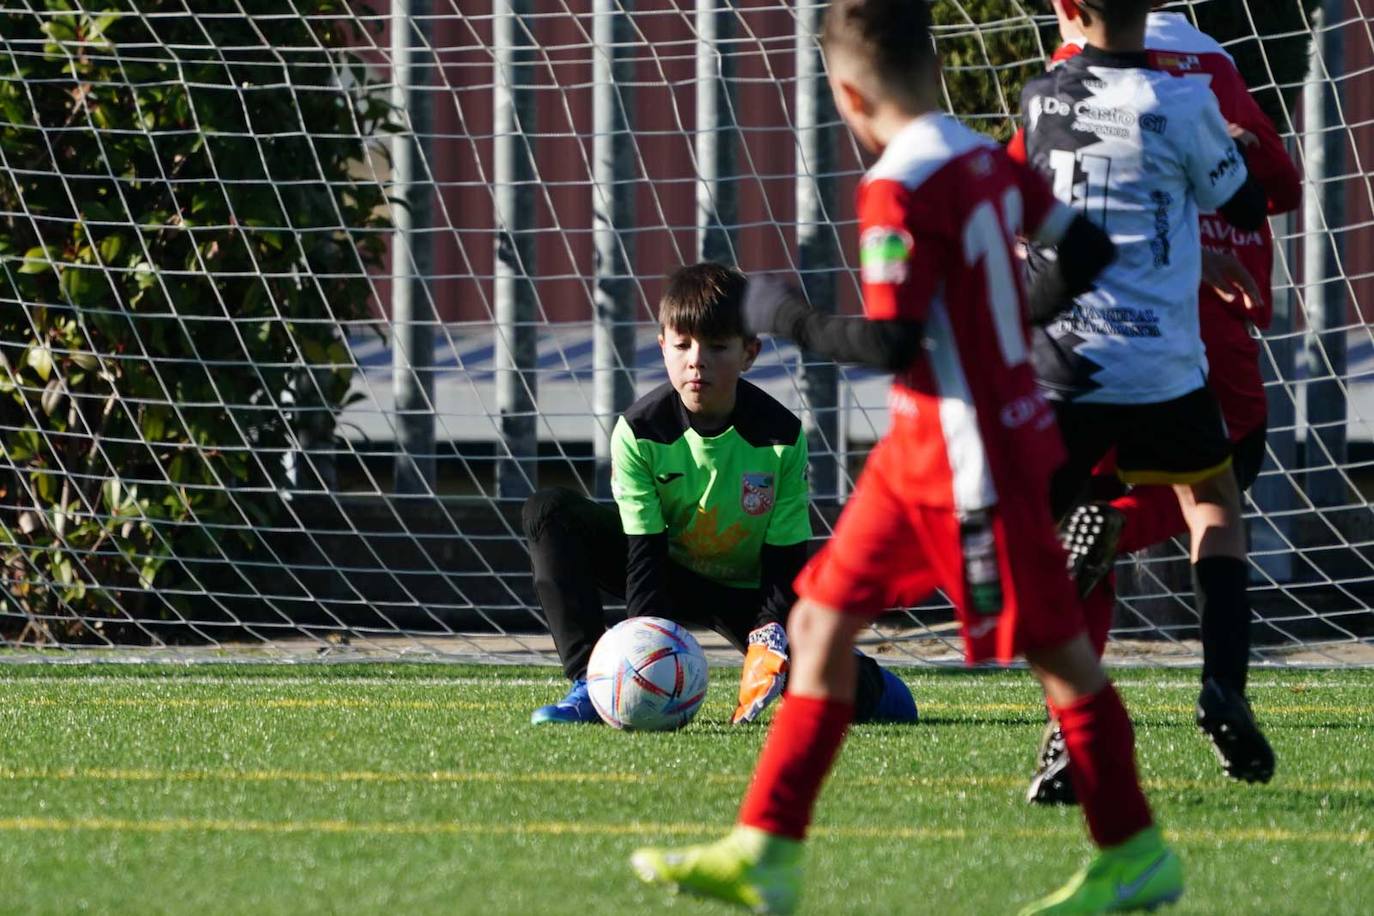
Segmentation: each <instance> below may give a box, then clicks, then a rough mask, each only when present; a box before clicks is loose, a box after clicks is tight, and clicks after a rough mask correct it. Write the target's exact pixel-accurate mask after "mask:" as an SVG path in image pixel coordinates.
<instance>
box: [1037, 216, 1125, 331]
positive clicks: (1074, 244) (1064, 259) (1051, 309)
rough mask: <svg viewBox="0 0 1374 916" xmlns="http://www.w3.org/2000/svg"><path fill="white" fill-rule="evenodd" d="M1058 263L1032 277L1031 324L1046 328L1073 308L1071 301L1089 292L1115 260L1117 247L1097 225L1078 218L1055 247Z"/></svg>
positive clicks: (1083, 218) (1047, 264)
mask: <svg viewBox="0 0 1374 916" xmlns="http://www.w3.org/2000/svg"><path fill="white" fill-rule="evenodd" d="M1055 248H1056V250H1057V251H1058V253H1059V256H1058V258H1057V259H1055V260H1053V261H1049V262H1048V263H1046V264H1045V266H1044V268H1043V269H1041V270H1040V271H1039V272H1038V273H1036V275H1035V279H1034V280H1033V281H1032V282H1031V288H1030V294H1029V296H1028V299H1029V305H1030V319H1031V323H1032V324H1035V325H1044V324H1049V323H1050V322H1051V321H1053V320H1054V317H1055V316H1056V315H1058V314H1059V313H1060V312H1062V311H1064V309H1066V308H1068V307H1069V306H1070V305H1072V304H1073V297H1074V296H1077V295H1078V294H1080V293H1085V292H1087V291H1088V290H1089V289H1091V288H1092V283H1093V280H1095V279H1096V278H1097V275H1098V274H1100V273H1102V271H1103V269H1104V268H1105V267H1106V266H1107V265H1108V264H1110V263H1112V261H1113V260H1115V259H1116V245H1114V244H1113V243H1112V239H1111V236H1109V235H1107V233H1105V232H1103V231H1102V229H1100V228H1099V227H1098V226H1097V224H1095V223H1093V222H1092V221H1090V220H1088V219H1087V218H1086V217H1084V216H1082V215H1079V216H1075V217H1074V218H1073V222H1071V223H1069V228H1068V229H1066V230H1064V235H1063V237H1062V238H1060V240H1059V241H1058V243H1057V244H1056V245H1055Z"/></svg>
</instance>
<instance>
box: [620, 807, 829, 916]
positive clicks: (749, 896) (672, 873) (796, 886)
mask: <svg viewBox="0 0 1374 916" xmlns="http://www.w3.org/2000/svg"><path fill="white" fill-rule="evenodd" d="M801 853H802V844H801V843H800V842H799V841H797V840H789V839H787V838H785V837H777V836H773V835H772V834H769V833H765V832H764V831H762V830H759V829H757V828H755V827H736V828H735V829H734V830H733V831H731V832H730V834H729V835H728V836H726V837H725V839H723V840H720V841H718V842H715V843H711V844H709V845H706V846H687V847H684V848H682V849H640V850H638V851H636V852H635V854H634V855H633V856H631V857H630V865H631V867H633V868H634V870H635V873H636V874H637V875H639V877H640V879H641V880H644V881H647V882H649V883H650V884H667V885H671V886H672V888H673V890H674V891H677V890H683V891H686V892H687V893H689V894H696V895H698V896H701V897H714V898H715V899H717V900H723V901H725V902H726V903H734V904H738V905H739V906H742V907H745V908H747V909H750V910H753V911H754V912H755V913H791V912H793V911H794V910H796V908H797V898H798V897H799V896H800V894H801Z"/></svg>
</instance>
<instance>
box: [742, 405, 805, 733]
mask: <svg viewBox="0 0 1374 916" xmlns="http://www.w3.org/2000/svg"><path fill="white" fill-rule="evenodd" d="M806 465H807V450H806V433H805V431H804V430H800V429H799V430H798V432H797V441H796V442H794V443H793V444H792V445H791V446H789V447H788V448H787V449H786V450H785V451H784V452H783V454H782V457H781V460H780V461H779V462H778V474H777V483H776V485H775V494H776V495H775V497H774V502H773V511H772V513H771V515H770V516H769V519H768V530H767V531H766V532H765V533H764V541H763V547H762V549H761V550H760V552H759V614H758V618H757V619H756V620H755V621H754V629H753V630H752V631H751V632H750V634H749V646H748V649H747V650H746V652H745V656H744V669H743V670H742V671H741V672H740V679H739V703H738V704H737V705H736V706H735V714H734V715H733V716H732V717H731V719H730V721H732V722H734V723H736V724H738V723H741V722H752V721H754V719H756V718H758V716H759V714H760V713H762V712H763V710H764V709H765V708H766V707H767V706H768V704H770V703H772V702H773V701H774V700H775V699H777V698H778V697H779V696H781V695H782V691H783V688H784V687H785V686H786V685H787V670H788V664H789V662H788V647H787V631H786V629H785V627H786V624H787V615H788V613H789V612H790V611H791V610H792V605H794V604H795V603H796V601H797V593H796V592H795V591H794V590H793V588H792V583H793V582H794V581H795V580H796V578H797V576H798V575H799V574H800V573H801V571H802V567H803V566H805V565H806V544H807V541H809V540H810V539H811V499H810V493H809V492H808V488H807V485H806Z"/></svg>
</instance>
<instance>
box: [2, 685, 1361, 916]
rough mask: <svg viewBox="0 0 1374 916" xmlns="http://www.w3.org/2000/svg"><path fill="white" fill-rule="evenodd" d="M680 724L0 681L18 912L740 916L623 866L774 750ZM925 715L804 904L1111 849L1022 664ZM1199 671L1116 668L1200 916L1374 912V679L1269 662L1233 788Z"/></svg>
mask: <svg viewBox="0 0 1374 916" xmlns="http://www.w3.org/2000/svg"><path fill="white" fill-rule="evenodd" d="M714 675H715V676H714V678H713V685H712V691H711V694H710V696H709V698H708V702H707V706H706V708H705V709H704V710H703V713H702V715H701V716H699V717H698V719H697V721H696V722H695V723H693V724H692V725H691V726H689V727H688V728H687V729H685V730H683V731H681V732H678V733H676V734H643V735H639V734H621V733H616V732H614V731H612V730H611V729H608V728H601V727H591V726H584V727H561V728H559V727H545V728H541V729H534V728H532V727H530V726H529V725H528V724H527V723H528V716H529V711H530V709H531V708H532V707H533V706H535V705H537V704H539V703H541V702H548V701H550V700H551V699H554V698H556V697H557V696H558V695H560V694H561V690H562V685H561V683H560V682H559V681H557V680H556V679H555V678H554V677H553V671H552V669H548V668H541V669H530V668H526V669H517V668H504V667H503V668H477V667H453V666H438V665H435V666H422V665H396V666H375V665H370V666H352V667H347V666H330V667H325V666H304V667H287V666H275V667H254V668H246V667H228V666H217V667H212V666H194V667H144V666H138V667H130V666H112V667H85V666H83V667H58V666H42V667H39V666H14V667H11V668H0V680H3V682H4V684H3V689H4V694H5V696H6V698H7V702H5V703H4V704H3V710H2V711H0V876H3V877H0V911H3V912H50V913H70V912H74V911H77V910H82V911H86V912H138V913H150V912H166V913H226V912H244V913H247V912H252V913H306V912H328V913H351V912H397V913H399V912H407V913H410V912H417V913H461V914H481V913H512V914H525V913H550V914H552V913H560V914H566V913H656V912H670V913H676V914H711V913H721V912H726V911H725V910H722V909H721V908H720V907H717V906H715V905H713V904H708V903H705V902H701V901H697V900H693V899H687V898H670V897H667V896H664V895H661V894H660V893H659V892H658V891H657V890H656V889H653V888H648V887H643V886H641V885H640V884H639V883H638V882H637V881H635V880H634V879H633V877H632V875H631V873H630V871H629V869H628V868H627V866H626V858H627V856H628V855H629V853H630V851H631V850H632V849H633V848H635V847H636V846H637V845H641V844H643V843H644V842H646V841H648V842H658V841H673V842H691V841H695V840H698V839H705V838H708V837H712V836H714V835H716V834H718V833H719V832H721V831H722V830H723V829H724V828H725V827H727V826H728V825H729V824H730V822H731V820H732V818H733V815H734V811H735V808H736V805H737V803H738V800H739V797H740V794H741V792H742V791H743V789H744V786H745V782H746V780H747V778H748V775H749V773H750V771H751V768H752V765H753V761H754V759H755V756H756V754H757V751H758V748H759V745H760V742H761V741H762V737H763V730H762V729H760V728H731V727H729V726H728V725H725V724H723V722H724V721H725V720H726V719H727V718H728V713H729V709H730V706H731V703H732V701H733V693H734V683H733V678H734V677H735V676H737V672H735V671H731V670H728V669H722V670H719V671H717V672H715V673H714ZM906 677H907V678H908V680H909V681H910V683H911V685H912V687H913V689H914V691H915V693H916V696H917V699H918V702H919V703H920V705H921V710H922V715H923V722H922V724H920V725H917V726H912V727H895V726H863V727H858V728H856V729H854V731H853V733H852V735H851V739H850V741H849V743H848V744H847V746H846V748H845V750H844V754H843V756H842V758H841V763H840V766H839V767H838V769H837V770H836V772H835V774H834V777H833V779H832V782H831V783H830V786H829V790H828V791H827V792H826V794H825V795H824V797H823V801H822V804H821V808H820V811H819V812H818V818H817V828H816V830H815V833H814V835H813V842H812V843H811V845H810V852H809V860H808V863H809V871H808V877H807V884H806V892H805V897H804V901H803V909H804V911H805V912H810V913H826V914H829V913H927V912H928V913H942V914H954V913H977V914H983V913H1006V912H1014V911H1015V909H1016V908H1017V906H1019V905H1020V904H1022V903H1024V902H1025V901H1027V900H1029V899H1032V898H1034V897H1036V896H1038V895H1040V894H1041V893H1044V892H1047V891H1049V890H1051V889H1052V888H1053V887H1055V886H1056V885H1058V884H1059V883H1060V882H1061V881H1062V880H1064V879H1066V878H1067V877H1068V875H1069V874H1070V873H1071V872H1072V871H1073V870H1074V869H1075V868H1076V867H1077V865H1078V864H1079V863H1080V862H1081V861H1082V860H1083V859H1084V858H1085V857H1086V856H1087V855H1088V853H1089V847H1088V844H1087V842H1086V840H1085V838H1084V833H1083V829H1082V826H1081V824H1080V820H1079V815H1078V812H1077V810H1076V809H1072V810H1042V809H1033V808H1031V807H1029V806H1027V805H1026V804H1024V803H1023V802H1022V801H1021V792H1022V790H1023V786H1024V780H1025V777H1026V775H1027V774H1028V770H1029V766H1030V762H1031V757H1032V755H1033V750H1034V744H1035V741H1036V739H1037V737H1038V735H1039V732H1040V728H1041V724H1042V713H1041V711H1040V706H1039V702H1038V697H1037V693H1036V690H1035V689H1034V687H1033V686H1032V683H1031V680H1030V678H1029V676H1028V675H1026V674H1024V673H1018V672H1008V673H1002V672H996V673H974V672H942V671H935V672H932V671H927V670H920V671H910V672H906ZM1195 678H1196V674H1195V672H1191V671H1162V670H1136V669H1129V670H1123V671H1120V672H1118V681H1119V682H1120V684H1121V685H1122V693H1123V695H1124V696H1125V698H1126V702H1127V704H1128V705H1129V706H1130V708H1131V710H1132V712H1133V714H1134V716H1135V721H1136V727H1137V735H1138V738H1139V755H1140V761H1141V766H1142V770H1143V774H1144V777H1145V779H1146V781H1147V786H1148V789H1149V791H1150V795H1151V798H1152V800H1153V802H1154V804H1155V806H1156V810H1157V813H1158V815H1159V817H1160V820H1161V821H1162V823H1163V824H1164V826H1165V827H1166V829H1167V831H1168V833H1169V835H1170V836H1171V838H1172V840H1173V842H1175V843H1176V844H1177V846H1178V848H1179V851H1180V852H1181V854H1182V855H1183V857H1184V864H1185V868H1186V869H1187V881H1188V891H1187V895H1186V896H1185V898H1184V901H1183V903H1182V904H1181V905H1179V906H1178V907H1177V908H1175V909H1174V910H1173V911H1172V912H1177V913H1208V914H1216V913H1227V914H1243V913H1265V914H1278V913H1322V914H1337V913H1342V914H1343V913H1349V914H1367V913H1371V912H1374V671H1371V670H1367V669H1366V670H1343V671H1260V672H1257V673H1256V674H1255V675H1254V678H1253V685H1252V686H1253V690H1252V696H1253V698H1254V702H1255V706H1256V708H1257V709H1258V710H1259V712H1260V716H1261V719H1262V721H1263V722H1264V724H1265V725H1266V726H1267V731H1268V734H1269V735H1270V737H1271V739H1272V740H1273V743H1274V745H1275V749H1276V751H1277V753H1278V757H1279V772H1278V775H1277V776H1276V777H1275V779H1274V781H1273V783H1272V784H1270V785H1268V786H1260V787H1255V786H1243V785H1236V784H1232V783H1230V782H1229V781H1227V780H1226V779H1225V778H1224V777H1222V776H1221V774H1220V771H1219V770H1218V767H1217V765H1216V762H1215V760H1214V759H1213V757H1212V755H1211V751H1210V749H1209V748H1208V747H1207V746H1206V743H1205V741H1204V739H1203V738H1202V736H1201V735H1200V734H1199V733H1198V732H1197V730H1196V728H1195V727H1194V726H1193V724H1192V713H1191V709H1192V703H1193V700H1194V698H1195V694H1196V684H1195Z"/></svg>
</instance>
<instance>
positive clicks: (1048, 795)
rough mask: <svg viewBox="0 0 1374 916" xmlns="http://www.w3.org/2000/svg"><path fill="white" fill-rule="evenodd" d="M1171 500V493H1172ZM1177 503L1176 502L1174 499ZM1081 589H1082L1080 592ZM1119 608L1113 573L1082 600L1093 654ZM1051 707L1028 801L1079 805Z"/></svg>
mask: <svg viewBox="0 0 1374 916" xmlns="http://www.w3.org/2000/svg"><path fill="white" fill-rule="evenodd" d="M1170 496H1171V497H1172V494H1170ZM1174 502H1175V504H1177V502H1178V501H1177V500H1174ZM1080 590H1081V589H1080ZM1115 607H1116V581H1115V577H1114V576H1112V575H1111V574H1110V573H1109V574H1108V575H1107V577H1106V579H1104V580H1103V581H1102V582H1101V583H1100V584H1099V585H1098V587H1097V588H1095V589H1093V590H1092V591H1090V592H1089V593H1088V595H1087V597H1085V598H1084V599H1083V619H1084V624H1085V625H1086V627H1087V633H1088V642H1089V644H1090V645H1091V646H1092V648H1093V654H1094V655H1096V656H1097V657H1098V658H1101V657H1102V654H1103V652H1104V650H1105V649H1106V647H1107V634H1108V633H1109V631H1110V630H1111V626H1112V612H1113V610H1114V609H1115ZM1046 705H1047V706H1049V707H1050V720H1049V722H1047V723H1046V724H1045V731H1044V732H1043V733H1042V734H1041V736H1040V749H1039V751H1038V752H1037V753H1036V756H1035V772H1034V774H1032V776H1031V781H1030V785H1029V786H1028V787H1027V789H1026V801H1028V802H1031V803H1032V804H1037V805H1076V804H1078V794H1077V793H1076V792H1075V791H1074V787H1073V779H1074V776H1073V764H1072V760H1071V758H1070V756H1069V747H1068V743H1067V742H1066V741H1065V739H1064V730H1063V729H1062V728H1061V727H1060V725H1059V720H1058V718H1056V717H1055V715H1054V713H1053V708H1052V704H1050V703H1049V702H1048V699H1047V702H1046Z"/></svg>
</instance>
